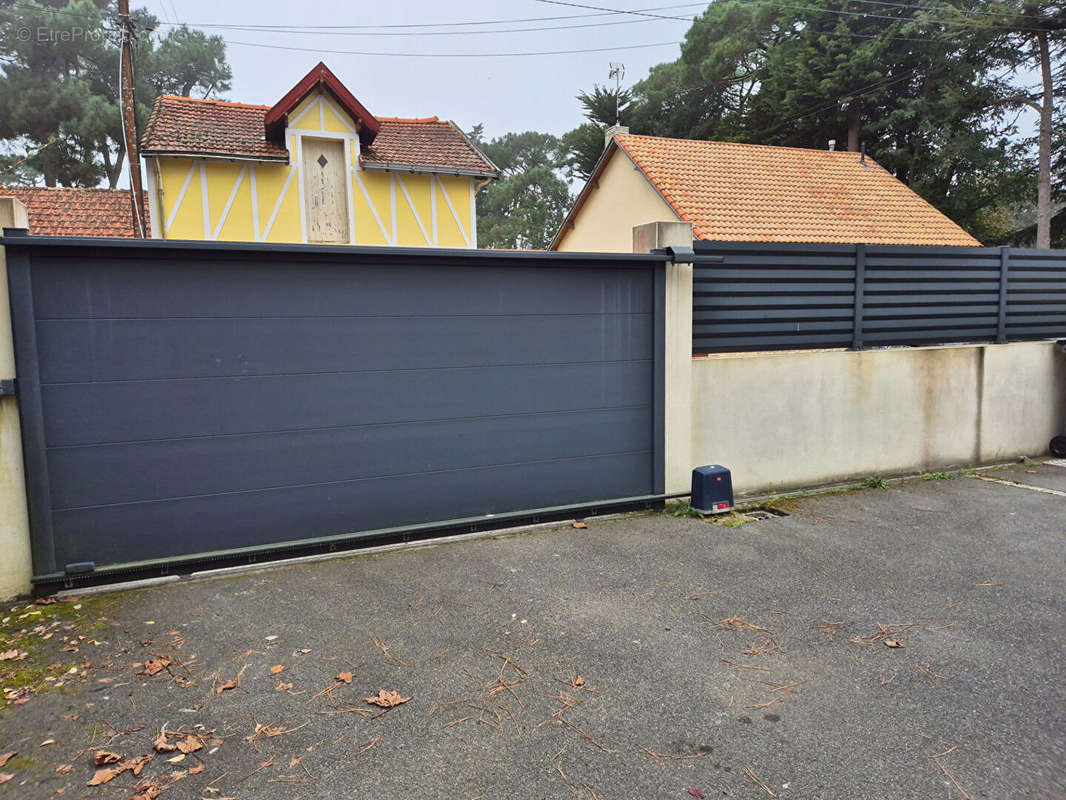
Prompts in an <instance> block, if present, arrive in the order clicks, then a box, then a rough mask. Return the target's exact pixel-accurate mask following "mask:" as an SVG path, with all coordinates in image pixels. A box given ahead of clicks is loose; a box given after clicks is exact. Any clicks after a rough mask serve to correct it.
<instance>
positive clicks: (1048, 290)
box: [693, 242, 1066, 353]
mask: <svg viewBox="0 0 1066 800" xmlns="http://www.w3.org/2000/svg"><path fill="white" fill-rule="evenodd" d="M695 249H696V264H695V269H694V282H693V352H694V353H726V352H738V351H755V350H799V349H811V348H834V347H850V348H853V349H861V348H863V347H891V346H905V345H930V344H950V343H966V342H995V341H1003V342H1005V341H1018V340H1024V339H1047V338H1061V337H1066V253H1063V252H1062V251H1050V250H1045V251H1040V250H1018V249H1013V248H984V247H899V246H891V245H809V244H800V243H794V244H793V243H789V244H771V243H734V242H696V243H695Z"/></svg>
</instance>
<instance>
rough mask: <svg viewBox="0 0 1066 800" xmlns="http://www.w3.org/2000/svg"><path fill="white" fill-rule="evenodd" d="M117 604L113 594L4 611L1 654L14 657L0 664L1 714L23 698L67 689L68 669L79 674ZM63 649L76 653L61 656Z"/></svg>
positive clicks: (0, 612)
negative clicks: (73, 649) (57, 689)
mask: <svg viewBox="0 0 1066 800" xmlns="http://www.w3.org/2000/svg"><path fill="white" fill-rule="evenodd" d="M118 602H119V597H118V596H117V595H101V596H99V597H91V598H80V599H71V600H64V601H59V602H55V603H50V604H47V605H38V604H37V603H34V602H29V603H19V604H13V605H7V606H5V607H3V609H2V610H0V654H6V653H9V652H11V651H16V652H17V654H18V655H17V656H16V657H14V658H9V659H5V660H3V661H0V689H2V690H3V691H2V692H0V714H2V713H3V711H4V710H5V709H9V708H10V707H11V706H12V705H13V704H18V703H19V701H20V700H22V699H24V698H28V697H31V696H32V695H35V694H40V693H42V692H46V691H49V690H51V689H54V688H58V687H61V686H64V685H66V684H67V683H68V682H69V680H70V679H72V678H73V677H74V675H73V673H71V672H70V670H71V669H77V670H78V671H79V673H80V672H82V670H81V664H82V663H83V662H84V661H85V660H86V658H90V660H91V655H90V653H91V651H92V650H95V645H94V643H95V642H96V641H98V640H97V639H96V638H95V637H96V636H103V635H106V631H107V614H108V613H109V612H110V611H111V610H112V609H113V608H114V607H115V606H116V605H117V603H118ZM64 647H77V648H78V650H77V651H76V652H74V651H67V652H64V650H63V648H64ZM23 653H24V654H25V655H22V654H23ZM68 676H69V677H68Z"/></svg>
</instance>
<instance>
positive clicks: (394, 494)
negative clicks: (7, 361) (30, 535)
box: [5, 238, 663, 575]
mask: <svg viewBox="0 0 1066 800" xmlns="http://www.w3.org/2000/svg"><path fill="white" fill-rule="evenodd" d="M5 245H6V246H7V248H8V260H9V262H12V261H13V263H15V265H16V267H15V270H14V272H15V273H17V274H15V275H14V281H13V284H14V285H13V293H12V294H13V303H15V304H16V305H17V306H18V309H17V310H18V312H19V313H18V314H17V320H16V347H17V349H20V350H21V355H20V357H21V358H22V360H23V361H24V362H25V361H26V360H27V359H32V361H33V364H34V365H35V369H34V375H36V378H37V380H36V383H34V381H33V380H31V381H30V382H29V385H28V386H29V391H30V392H31V393H32V395H33V398H32V399H29V402H27V398H24V406H25V407H26V408H30V409H31V410H32V409H33V408H34V399H35V400H36V403H37V406H36V407H37V409H38V410H37V412H36V414H35V416H34V417H33V418H24V420H23V422H24V425H23V428H24V431H25V432H26V434H27V439H26V441H27V446H34V447H36V448H37V449H38V450H39V451H40V459H39V466H38V468H37V472H39V473H40V474H39V475H35V476H31V477H32V478H34V479H35V480H36V479H39V481H38V482H37V483H35V484H34V487H35V488H33V491H34V492H36V494H37V496H38V501H39V502H38V503H37V504H36V505H35V512H34V520H33V521H32V522H33V528H34V537H35V538H39V539H42V540H47V541H42V543H41V546H40V548H39V553H38V557H37V561H36V563H35V571H36V572H37V573H38V575H44V574H53V573H62V572H63V570H64V568H65V567H66V566H68V565H73V564H78V563H80V562H95V564H96V565H97V567H98V568H107V567H112V568H114V567H116V566H122V565H129V564H130V563H131V562H141V561H145V562H159V561H162V560H165V559H170V558H184V557H197V556H199V557H202V556H204V555H205V554H209V553H216V552H218V551H232V550H236V549H240V548H253V549H254V548H263V547H276V546H278V545H279V544H299V543H300V542H301V541H306V540H309V539H317V538H321V537H332V536H342V535H345V534H353V535H355V534H359V533H360V532H363V531H373V530H377V529H381V528H390V529H392V528H402V527H404V526H418V525H424V524H427V523H433V522H435V521H447V520H453V519H457V518H479V517H480V518H484V517H486V516H487V515H493V514H501V513H514V512H520V511H523V510H537V509H543V508H548V507H556V506H566V505H571V504H582V503H599V502H610V501H612V500H622V499H627V498H634V497H644V496H649V495H656V494H661V492H662V491H663V487H662V467H661V465H660V464H659V463H658V462H659V461H661V460H662V430H661V428H662V397H661V395H662V386H661V382H662V356H663V354H662V352H661V349H662V330H661V328H662V325H663V308H662V303H663V298H662V297H657V293H658V294H662V293H663V287H662V280H663V261H662V258H661V257H654V256H624V255H622V256H610V257H597V256H594V255H588V256H574V255H570V254H546V255H545V254H541V255H533V256H531V255H529V254H508V253H498V254H486V253H477V252H469V251H431V250H423V251H406V250H384V249H370V248H311V247H291V246H282V247H279V246H226V245H195V246H192V245H189V244H187V243H160V242H140V243H117V242H102V241H93V242H77V241H76V240H67V241H66V242H61V241H59V240H36V239H33V238H30V239H25V240H22V241H17V240H14V239H9V240H7V241H5ZM19 265H22V267H21V269H20V267H19ZM657 287H658V288H657ZM31 345H32V349H33V352H32V353H31V352H30V351H29V350H28V349H27V348H29V347H30V346H31ZM22 366H24V364H22V363H21V362H20V375H21V374H23V373H22V371H21V370H22ZM27 374H30V373H27ZM32 377H33V375H31V378H32ZM28 463H29V462H28ZM30 466H31V467H32V466H33V465H32V464H31V465H30Z"/></svg>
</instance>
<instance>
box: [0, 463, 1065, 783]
mask: <svg viewBox="0 0 1066 800" xmlns="http://www.w3.org/2000/svg"><path fill="white" fill-rule="evenodd" d="M982 476H983V477H984V478H986V479H979V478H977V477H957V478H953V479H949V480H936V479H928V480H916V481H913V482H910V483H905V484H893V485H890V486H889V487H888V488H885V489H876V488H873V489H866V490H862V491H853V492H846V493H839V494H830V495H822V496H812V497H806V498H802V499H798V500H790V501H788V502H784V503H779V504H777V507H778V509H779V510H780V511H783V512H785V513H787V516H777V515H775V514H768V515H767V516H768V517H769V518H767V519H762V520H760V521H755V522H747V523H746V524H740V523H742V522H743V520H741V519H737V518H734V519H730V520H728V522H729V523H730V524H729V525H726V524H710V523H708V522H704V521H700V520H696V519H691V518H685V517H672V516H669V515H667V514H661V513H660V514H647V515H639V516H628V517H625V518H622V519H615V520H588V527H587V528H574V527H571V526H569V525H565V526H560V527H555V528H540V529H536V530H532V531H529V532H526V533H522V534H520V535H511V536H507V537H502V538H482V539H477V540H471V541H459V542H449V543H445V544H439V545H436V546H431V547H419V548H413V549H408V550H401V551H393V552H387V553H381V554H375V555H362V556H358V557H354V558H347V559H343V560H334V561H326V562H319V563H312V564H303V565H297V566H287V567H284V568H279V569H272V570H269V571H262V572H256V573H250V574H241V575H236V576H229V577H222V578H216V579H212V580H200V581H183V582H177V583H173V584H169V585H165V586H159V587H154V588H151V589H145V590H137V591H131V592H126V593H122V594H119V595H110V596H102V597H87V598H84V599H81V600H75V601H66V602H60V603H56V604H54V605H43V606H32V607H26V605H25V604H22V605H18V606H15V607H13V608H12V609H10V610H8V611H5V612H4V617H5V619H4V622H3V624H2V626H0V651H4V652H0V656H3V655H5V653H6V654H8V655H9V658H8V659H7V660H0V683H2V685H3V686H4V687H5V694H6V696H7V697H8V707H7V708H6V709H5V710H4V711H3V712H0V753H15V754H16V755H14V756H11V757H10V758H9V759H7V762H6V764H4V763H3V762H4V756H3V755H0V780H4V776H5V775H9V776H11V777H10V778H8V779H7V780H6V782H3V783H0V797H12V798H20V800H21V798H58V797H62V798H71V797H77V798H83V797H84V798H116V800H119V799H121V800H124V799H125V798H129V797H131V796H135V795H137V793H138V792H140V797H143V798H152V797H156V796H161V797H162V798H164V800H172V799H173V800H178V799H179V798H238V800H291V799H292V798H352V797H360V798H407V797H410V798H477V797H482V798H518V797H521V798H568V797H584V798H590V799H592V798H600V800H618V799H621V798H691V797H740V798H760V797H762V798H766V797H771V796H772V797H777V798H849V800H853V799H854V798H966V797H971V798H982V797H989V798H1007V797H1010V798H1020V797H1032V798H1053V797H1063V796H1066V773H1064V767H1063V765H1064V764H1066V710H1064V702H1063V701H1064V699H1066V698H1064V690H1063V685H1064V684H1063V680H1062V675H1063V670H1062V667H1061V660H1062V656H1063V644H1062V643H1063V641H1064V640H1066V615H1064V611H1066V608H1064V601H1063V598H1064V597H1066V591H1064V589H1066V578H1064V571H1063V565H1064V564H1066V468H1064V467H1059V466H1052V465H1035V466H1034V465H1019V466H1017V467H1013V468H1010V469H1006V470H1000V471H998V472H995V473H982ZM987 478H991V479H987ZM1007 481H1010V482H1012V483H1013V484H1019V485H1012V483H1008V482H1007ZM1027 486H1028V487H1029V488H1027ZM719 522H722V521H719ZM79 637H83V638H79ZM5 648H6V651H5ZM12 651H14V655H13V656H12V655H10V654H11V652H12ZM23 654H24V655H23ZM146 664H147V668H146V666H145V665H146ZM72 669H73V672H72V671H71V670H72ZM143 672H155V674H152V675H148V674H139V673H143ZM56 684H61V685H59V686H58V688H52V690H50V691H46V690H45V689H47V688H48V687H54V686H55V685H56ZM381 691H384V692H385V694H384V695H383V696H382V695H379V692H381ZM390 692H396V693H397V696H398V698H409V699H408V700H407V701H406V702H402V703H400V704H398V705H395V706H393V707H388V703H389V702H393V701H394V700H395V699H396V696H393V695H391V694H389V693H390ZM372 696H376V697H378V702H379V703H385V706H382V705H376V704H374V703H371V702H368V701H367V698H370V697H372ZM382 697H383V698H384V699H382ZM389 698H393V700H390V699H389ZM163 729H165V732H166V734H169V735H163V736H160V732H161V730H163ZM153 743H156V744H158V745H159V746H158V747H154V746H153ZM98 750H103V751H108V752H110V753H113V754H115V757H117V758H119V760H118V761H117V762H116V763H111V764H106V763H105V764H104V765H103V766H102V767H101V769H104V770H108V769H111V770H115V769H116V768H117V769H119V770H120V771H119V772H118V773H117V775H116V776H114V777H111V778H110V779H109V780H106V781H104V780H103V779H104V778H107V777H108V774H103V775H101V776H100V778H99V779H98V780H101V783H100V784H99V785H97V786H92V787H90V786H87V785H86V784H87V783H88V782H89V781H90V780H91V779H92V778H93V776H94V775H95V774H96V770H95V768H94V766H93V763H92V761H93V754H94V752H96V751H98ZM186 751H187V752H186ZM149 755H152V756H153V758H152V759H151V760H150V761H148V760H144V759H142V760H140V761H134V760H133V759H138V758H141V757H145V756H149ZM99 758H100V760H101V761H105V762H106V761H107V760H108V759H109V758H110V757H108V756H100V757H99ZM135 768H136V771H138V772H139V775H135V774H134V771H135ZM160 790H161V791H160Z"/></svg>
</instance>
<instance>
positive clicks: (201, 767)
mask: <svg viewBox="0 0 1066 800" xmlns="http://www.w3.org/2000/svg"><path fill="white" fill-rule="evenodd" d="M205 769H207V764H197V765H196V766H195V767H190V768H189V774H190V775H199V774H200V773H201V772H203V771H204V770H205Z"/></svg>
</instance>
